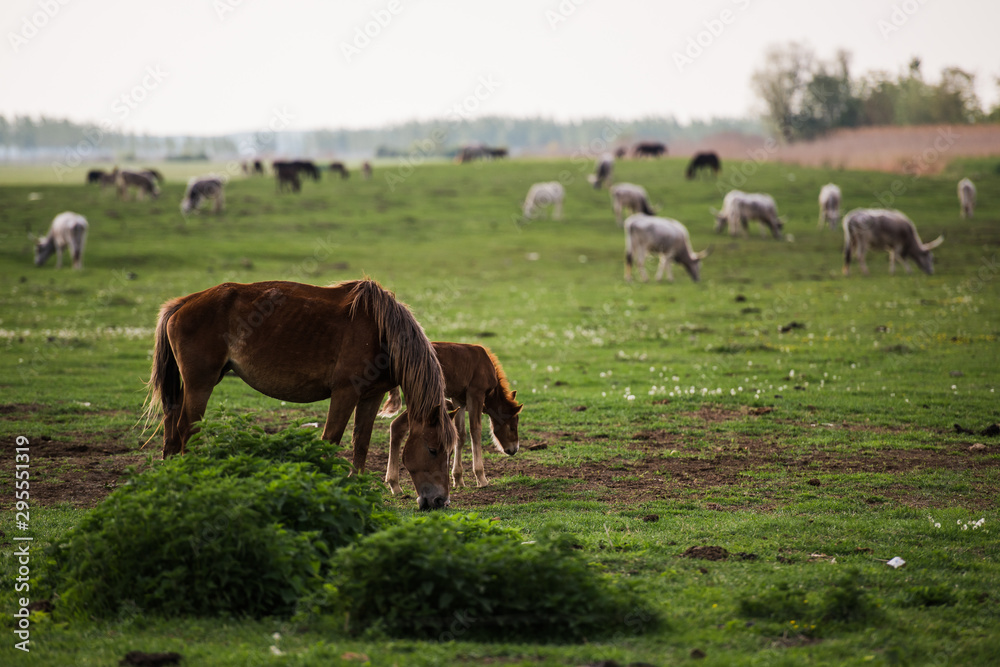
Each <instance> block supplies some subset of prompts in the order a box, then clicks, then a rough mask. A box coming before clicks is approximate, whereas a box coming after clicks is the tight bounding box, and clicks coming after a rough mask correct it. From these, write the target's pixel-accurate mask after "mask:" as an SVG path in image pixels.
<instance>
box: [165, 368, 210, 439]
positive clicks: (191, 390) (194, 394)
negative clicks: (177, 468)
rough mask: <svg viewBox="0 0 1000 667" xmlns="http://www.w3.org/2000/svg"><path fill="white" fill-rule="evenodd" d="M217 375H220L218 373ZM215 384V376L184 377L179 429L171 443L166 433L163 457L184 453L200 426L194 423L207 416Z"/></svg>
mask: <svg viewBox="0 0 1000 667" xmlns="http://www.w3.org/2000/svg"><path fill="white" fill-rule="evenodd" d="M215 377H218V374H217V373H216V375H215ZM214 386H215V378H213V379H212V380H211V381H209V382H204V381H203V382H189V381H188V379H187V378H184V400H183V402H182V403H181V408H180V414H179V415H178V417H177V431H176V433H175V434H174V440H173V441H172V442H169V443H168V442H167V441H166V433H164V442H163V458H166V457H167V456H169V455H171V454H177V453H178V452H179V453H181V454H183V453H184V446H185V445H186V444H187V441H188V440H190V439H191V436H192V435H194V434H195V433H197V432H198V428H197V427H195V426H194V424H195V422H199V421H201V418H202V417H204V416H205V408H206V407H207V406H208V399H209V397H211V395H212V389H213V388H214ZM168 447H169V449H168Z"/></svg>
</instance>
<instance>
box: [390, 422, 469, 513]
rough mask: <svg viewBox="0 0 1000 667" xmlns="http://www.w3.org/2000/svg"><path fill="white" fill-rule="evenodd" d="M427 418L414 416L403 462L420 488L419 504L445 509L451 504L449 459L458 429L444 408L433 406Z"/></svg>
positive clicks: (428, 507) (415, 484)
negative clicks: (422, 419)
mask: <svg viewBox="0 0 1000 667" xmlns="http://www.w3.org/2000/svg"><path fill="white" fill-rule="evenodd" d="M428 414H429V416H428V417H427V420H426V421H419V420H417V419H415V418H412V417H411V419H410V433H409V435H408V436H407V438H406V444H405V445H404V446H403V465H404V466H405V467H406V470H407V472H409V473H410V478H411V479H412V480H413V486H414V487H415V488H416V489H417V507H419V508H420V509H422V510H429V509H441V508H443V507H446V506H447V505H448V503H450V502H451V501H450V499H449V498H448V494H449V492H450V485H451V472H450V468H449V465H448V460H449V457H450V455H451V453H452V452H453V451H454V450H455V444H456V442H457V440H458V432H457V431H456V430H455V425H454V423H452V420H451V418H450V417H449V415H448V413H447V412H446V411H445V410H444V408H443V407H441V406H438V407H435V408H434V409H432V410H431V411H430V412H429V413H428Z"/></svg>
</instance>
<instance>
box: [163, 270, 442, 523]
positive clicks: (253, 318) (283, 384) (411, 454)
mask: <svg viewBox="0 0 1000 667" xmlns="http://www.w3.org/2000/svg"><path fill="white" fill-rule="evenodd" d="M227 371H232V372H233V373H235V374H236V375H237V376H238V377H240V378H242V379H243V381H244V382H246V383H247V384H249V385H250V386H251V387H253V388H254V389H256V390H257V391H259V392H261V393H263V394H267V395H268V396H271V397H272V398H277V399H280V400H283V401H292V402H295V403H310V402H313V401H321V400H325V399H330V409H329V414H328V416H327V420H326V427H325V428H324V429H323V439H324V440H328V441H330V442H334V443H338V442H340V439H341V437H342V436H343V434H344V429H345V428H346V427H347V421H348V419H349V418H350V416H351V413H352V412H354V438H353V445H354V467H355V469H356V470H358V471H363V470H364V468H365V458H366V457H367V455H368V443H369V441H370V439H371V432H372V426H373V425H374V422H375V414H376V413H377V412H378V409H379V404H380V403H381V402H382V398H383V397H384V396H385V392H386V391H388V390H389V389H391V388H393V387H396V386H398V385H402V387H403V391H404V392H406V397H407V399H408V400H409V401H410V412H411V413H412V414H413V415H414V417H413V419H412V420H411V421H412V423H411V426H410V436H409V438H408V439H407V441H406V446H405V447H404V449H403V465H405V466H406V469H407V470H408V471H409V472H410V476H411V477H412V478H413V483H414V486H415V487H416V489H417V494H418V497H417V503H418V505H419V507H420V509H430V508H439V507H444V506H445V505H447V504H448V492H449V480H448V456H449V454H450V453H451V450H452V449H453V448H454V445H455V441H456V438H457V433H456V431H455V427H454V425H453V424H452V422H451V419H450V418H449V416H448V413H447V412H446V410H445V407H446V402H445V395H444V388H445V385H444V380H443V378H442V375H441V366H440V364H439V363H438V360H437V357H436V356H435V354H434V348H432V347H431V344H430V341H428V340H427V336H425V335H424V331H423V329H422V328H421V327H420V324H419V323H417V321H416V319H414V317H413V315H412V314H411V313H410V311H409V310H408V309H407V308H406V306H404V305H403V304H401V303H400V302H398V301H396V299H395V297H394V296H393V294H392V293H391V292H388V291H386V290H385V289H383V288H382V287H381V286H380V285H379V284H378V283H376V282H375V281H373V280H359V281H351V282H344V283H339V284H337V285H333V286H331V287H317V286H314V285H303V284H300V283H292V282H279V281H273V282H263V283H250V284H238V283H223V284H221V285H217V286H216V287H211V288H209V289H207V290H205V291H203V292H198V293H196V294H190V295H188V296H183V297H179V298H177V299H173V300H171V301H168V302H166V303H165V304H163V307H162V308H161V309H160V317H159V321H158V322H157V325H156V349H155V351H154V354H153V370H152V374H151V376H150V379H149V400H148V404H147V408H146V410H147V415H153V414H154V413H155V411H156V407H157V406H158V405H161V406H162V407H163V428H164V433H163V456H164V458H165V457H167V456H170V455H172V454H176V453H178V452H180V453H183V451H184V445H185V443H187V441H188V439H189V438H190V437H191V435H192V434H193V433H195V432H196V431H197V429H196V428H194V427H193V424H194V423H195V422H197V421H198V420H200V419H201V418H202V416H203V415H204V414H205V407H206V405H207V404H208V399H209V397H210V396H211V394H212V389H213V387H214V386H215V385H216V384H218V383H219V382H220V381H221V380H222V377H223V376H224V375H225V374H226V372H227Z"/></svg>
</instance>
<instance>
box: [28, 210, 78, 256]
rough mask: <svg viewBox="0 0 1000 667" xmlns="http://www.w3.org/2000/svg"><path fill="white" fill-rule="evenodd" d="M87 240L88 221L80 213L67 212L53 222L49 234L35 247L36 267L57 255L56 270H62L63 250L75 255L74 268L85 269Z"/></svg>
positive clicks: (39, 240)
mask: <svg viewBox="0 0 1000 667" xmlns="http://www.w3.org/2000/svg"><path fill="white" fill-rule="evenodd" d="M86 240H87V219H86V218H84V217H83V216H82V215H80V214H79V213H73V212H72V211H66V212H64V213H60V214H59V215H57V216H56V217H55V218H53V220H52V226H51V227H50V228H49V233H48V234H46V235H45V236H44V237H43V238H41V239H38V243H37V244H36V245H35V266H41V265H42V264H44V263H45V261H46V260H47V259H48V258H49V257H51V256H52V253H53V252H54V253H56V268H57V269H61V268H62V253H63V248H65V247H66V246H69V249H70V252H71V253H72V254H73V268H74V269H82V268H83V245H84V243H85V242H86Z"/></svg>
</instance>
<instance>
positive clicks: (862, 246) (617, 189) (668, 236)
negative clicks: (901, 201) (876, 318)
mask: <svg viewBox="0 0 1000 667" xmlns="http://www.w3.org/2000/svg"><path fill="white" fill-rule="evenodd" d="M665 150H666V149H665V147H664V149H663V152H665ZM625 154H626V150H625V149H623V148H619V149H618V150H617V151H616V152H615V153H614V154H611V153H606V154H603V155H601V156H600V157H599V158H598V160H597V162H596V165H595V169H594V173H593V174H591V175H589V176H588V177H587V180H588V182H589V183H590V184H591V185H593V186H594V187H595V188H601V187H602V186H603V185H604V184H608V185H609V186H610V187H609V193H610V195H611V208H612V211H613V212H614V215H615V222H616V223H617V224H618V226H619V227H622V226H623V227H624V228H625V280H626V281H631V280H632V269H633V265H634V264H638V265H639V273H640V276H641V278H642V280H644V281H646V280H648V279H649V278H648V275H647V273H646V269H645V266H644V262H645V259H646V256H647V255H649V254H656V255H659V257H660V263H659V268H658V270H657V272H656V280H657V281H659V280H662V278H663V275H664V274H666V276H667V280H669V281H671V282H672V281H673V272H672V271H671V262H672V261H674V262H677V263H678V264H681V265H682V266H683V267H684V268H685V269H686V270H687V272H688V274H689V275H690V276H691V278H692V279H693V280H694V281H695V282H697V281H698V280H699V278H700V275H701V260H702V259H703V258H704V257H706V256H707V255H708V251H707V250H706V251H702V252H694V250H693V249H692V248H691V240H690V237H689V235H688V231H687V228H685V227H684V225H683V224H681V223H680V222H678V221H677V220H673V219H670V218H662V217H656V216H655V210H654V208H653V206H652V204H650V201H649V195H648V194H647V193H646V190H645V188H643V187H642V186H641V185H636V184H634V183H616V184H614V185H611V184H610V183H611V176H612V173H613V170H614V160H615V157H622V156H624V155H625ZM633 154H634V155H636V156H641V155H650V156H653V157H656V156H658V155H659V154H661V153H660V152H659V149H657V148H655V147H653V146H652V142H642V143H640V144H637V145H636V149H635V151H634V152H633ZM705 169H708V170H710V171H712V172H713V174H714V175H718V172H719V170H720V169H721V161H720V160H719V157H718V155H716V154H715V153H714V152H700V153H696V154H695V155H694V157H692V159H691V161H690V162H689V163H688V166H687V169H686V170H685V177H686V178H688V179H689V180H690V179H692V178H694V177H695V175H697V173H698V172H699V171H701V170H705ZM564 198H565V189H564V188H563V186H562V185H561V184H560V183H559V182H557V181H551V182H545V183H535V184H534V185H532V186H531V188H530V189H529V190H528V195H527V197H526V198H525V201H524V206H523V216H524V218H525V219H531V218H533V217H535V215H536V212H537V211H538V210H540V209H541V208H544V207H545V206H548V205H554V206H555V211H554V212H553V216H552V217H553V219H560V218H561V216H562V205H563V200H564ZM958 199H959V205H960V214H961V216H962V217H963V218H965V219H971V218H972V215H973V212H974V210H975V205H976V187H975V185H973V183H972V181H971V180H969V179H968V178H963V179H962V180H961V181H959V183H958ZM841 203H842V193H841V191H840V188H839V187H838V186H837V185H836V184H834V183H827V184H826V185H824V186H823V187H822V188H821V189H820V192H819V226H820V227H821V228H822V227H823V226H824V223H825V224H827V225H829V227H830V228H831V229H835V228H836V226H837V223H838V221H839V220H840V208H841ZM626 211H629V212H631V214H632V215H631V216H630V217H629V218H628V219H626V220H625V221H624V222H623V221H622V217H623V214H624V213H625V212H626ZM710 211H711V213H712V215H713V216H714V218H715V231H716V232H721V231H722V230H723V229H727V230H728V233H729V235H730V236H738V235H741V234H746V233H747V231H748V228H749V223H750V222H751V221H754V220H756V221H758V222H759V223H760V224H761V233H762V234H765V233H766V231H770V232H771V235H772V236H773V237H774V238H776V239H781V238H784V232H783V230H784V221H783V220H782V219H781V217H780V216H779V215H778V206H777V204H776V202H775V201H774V198H773V197H772V196H771V195H769V194H766V193H761V192H751V193H747V192H742V191H740V190H730V191H729V192H728V193H727V194H726V196H725V197H724V198H723V201H722V209H721V210H716V209H715V208H710ZM842 226H843V230H844V267H843V273H844V275H845V276H846V275H848V274H849V272H850V263H851V257H852V256H854V257H856V258H857V260H858V263H859V264H860V265H861V270H862V272H863V273H865V274H867V273H868V266H867V264H866V263H865V255H866V253H867V251H868V250H869V249H875V250H886V251H888V252H889V272H890V273H895V269H896V259H897V258H898V259H899V260H900V261H901V262H902V263H903V267H904V268H905V269H906V271H907V272H909V271H910V267H909V264H908V263H907V261H906V260H908V259H912V260H913V261H914V262H915V263H916V264H917V266H918V267H920V268H921V269H922V270H923V271H925V272H926V273H928V274H932V273H933V272H934V258H933V254H932V252H931V251H932V250H933V249H934V248H936V247H937V246H939V245H941V243H943V242H944V237H938V238H937V239H935V240H933V241H931V242H929V243H924V242H922V241H921V240H920V236H919V235H918V234H917V230H916V227H915V226H914V224H913V222H912V221H911V220H910V219H909V218H907V217H906V215H904V214H903V213H901V212H900V211H897V210H888V209H866V208H861V209H854V210H853V211H850V212H849V213H847V214H846V215H845V216H844V218H843V223H842Z"/></svg>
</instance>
